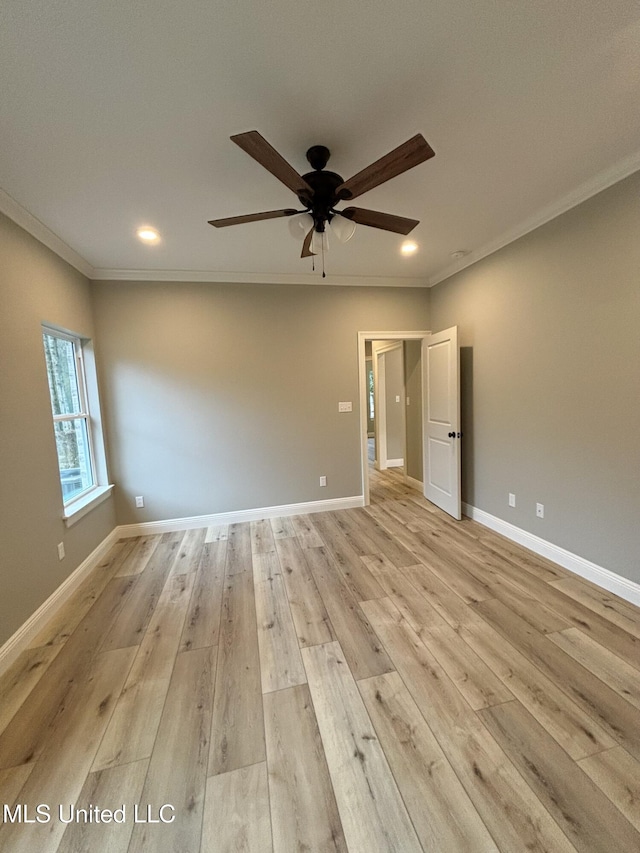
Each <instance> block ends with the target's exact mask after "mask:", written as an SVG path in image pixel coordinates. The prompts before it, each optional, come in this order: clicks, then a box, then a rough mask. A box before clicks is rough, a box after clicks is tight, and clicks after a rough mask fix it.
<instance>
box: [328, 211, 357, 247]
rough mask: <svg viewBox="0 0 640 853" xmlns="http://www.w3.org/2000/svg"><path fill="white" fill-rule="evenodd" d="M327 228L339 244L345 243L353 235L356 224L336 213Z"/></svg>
mask: <svg viewBox="0 0 640 853" xmlns="http://www.w3.org/2000/svg"><path fill="white" fill-rule="evenodd" d="M329 227H330V228H331V231H332V232H333V234H335V235H336V237H337V238H338V240H339V241H340V242H341V243H346V242H347V240H350V239H351V238H352V237H353V235H354V234H355V230H356V223H355V222H352V220H351V219H347V217H346V216H341V215H340V214H339V213H336V214H334V217H333V219H332V220H331V222H330V223H329Z"/></svg>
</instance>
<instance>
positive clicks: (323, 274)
mask: <svg viewBox="0 0 640 853" xmlns="http://www.w3.org/2000/svg"><path fill="white" fill-rule="evenodd" d="M326 277H327V276H326V274H325V271H324V234H323V235H322V278H326Z"/></svg>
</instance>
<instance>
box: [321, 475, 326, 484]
mask: <svg viewBox="0 0 640 853" xmlns="http://www.w3.org/2000/svg"><path fill="white" fill-rule="evenodd" d="M320 485H321V486H326V485H327V478H326V477H325V476H324V475H323V476H322V477H320Z"/></svg>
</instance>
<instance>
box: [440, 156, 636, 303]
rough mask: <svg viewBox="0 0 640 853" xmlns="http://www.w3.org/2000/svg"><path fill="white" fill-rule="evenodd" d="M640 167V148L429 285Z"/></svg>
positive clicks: (526, 232) (449, 275) (512, 240)
mask: <svg viewBox="0 0 640 853" xmlns="http://www.w3.org/2000/svg"><path fill="white" fill-rule="evenodd" d="M639 169H640V151H636V152H635V153H634V154H631V155H630V156H629V157H626V158H625V159H624V160H621V161H620V162H619V163H616V165H615V166H612V167H611V168H610V169H605V170H604V171H603V172H599V173H598V174H597V175H596V176H595V177H594V178H591V179H590V180H588V181H585V183H583V184H581V185H580V186H579V187H577V188H576V189H575V190H573V191H572V192H570V193H568V194H567V195H565V196H563V197H562V198H561V199H558V200H557V201H555V202H554V203H553V204H550V205H547V207H543V208H542V210H539V211H538V212H537V213H536V214H534V215H533V216H531V217H529V219H525V220H524V222H521V223H520V224H519V225H517V226H516V227H515V228H512V229H509V231H507V232H506V233H504V234H503V235H502V236H501V237H498V239H497V240H493V241H492V242H490V243H487V244H485V245H484V246H482V247H481V248H479V249H476V250H475V251H473V252H470V253H469V254H468V255H465V257H464V258H461V259H460V260H458V261H456V263H455V264H450V265H449V266H448V267H446V268H445V269H444V270H442V272H439V273H436V275H435V276H433V277H432V278H430V279H429V283H428V285H427V286H428V287H434V286H435V285H436V284H440V282H441V281H445V280H446V279H448V278H451V276H452V275H455V274H456V273H459V272H462V270H464V269H466V268H467V267H470V266H473V264H476V263H477V262H478V261H481V260H482V259H483V258H486V257H488V256H489V255H492V254H493V253H494V252H497V251H498V250H499V249H503V248H504V247H505V246H508V245H509V243H513V242H514V241H515V240H519V239H520V237H524V236H525V234H529V233H530V232H531V231H535V229H536V228H540V226H541V225H544V224H545V223H547V222H550V221H551V220H552V219H555V218H556V217H558V216H561V215H562V214H563V213H566V212H567V211H568V210H571V208H573V207H577V206H578V205H579V204H582V202H583V201H587V200H588V199H590V198H592V196H594V195H597V194H598V193H599V192H602V191H603V190H606V189H608V188H609V187H611V186H613V185H614V184H617V183H618V181H622V180H624V179H625V178H628V177H629V175H632V174H633V173H634V172H637V171H638V170H639Z"/></svg>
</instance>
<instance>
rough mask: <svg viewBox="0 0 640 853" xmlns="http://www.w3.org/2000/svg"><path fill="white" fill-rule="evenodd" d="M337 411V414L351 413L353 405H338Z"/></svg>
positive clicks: (349, 403)
mask: <svg viewBox="0 0 640 853" xmlns="http://www.w3.org/2000/svg"><path fill="white" fill-rule="evenodd" d="M338 411H339V412H352V411H353V403H351V402H348V403H338Z"/></svg>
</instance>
